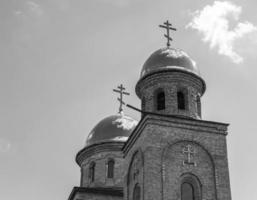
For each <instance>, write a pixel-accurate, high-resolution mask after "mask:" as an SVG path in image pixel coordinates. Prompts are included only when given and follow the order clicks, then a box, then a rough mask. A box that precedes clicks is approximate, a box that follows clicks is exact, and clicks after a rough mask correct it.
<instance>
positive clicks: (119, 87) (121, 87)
mask: <svg viewBox="0 0 257 200" xmlns="http://www.w3.org/2000/svg"><path fill="white" fill-rule="evenodd" d="M117 88H118V89H113V91H114V92H117V93H119V94H120V97H118V101H119V102H120V107H119V113H121V112H122V111H123V108H122V105H125V103H124V102H123V95H129V93H128V92H125V90H126V88H125V87H123V85H122V84H120V85H119V86H118V87H117Z"/></svg>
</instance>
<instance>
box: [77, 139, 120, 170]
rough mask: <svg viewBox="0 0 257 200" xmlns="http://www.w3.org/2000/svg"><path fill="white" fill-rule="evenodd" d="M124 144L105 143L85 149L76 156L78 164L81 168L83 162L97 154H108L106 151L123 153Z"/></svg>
mask: <svg viewBox="0 0 257 200" xmlns="http://www.w3.org/2000/svg"><path fill="white" fill-rule="evenodd" d="M123 146H124V142H104V143H99V144H93V145H90V146H86V147H84V148H83V149H82V150H80V151H79V152H78V153H77V155H76V159H75V160H76V162H77V164H78V165H79V166H81V164H82V162H83V161H84V160H85V159H86V158H88V157H90V156H92V155H95V154H96V153H100V152H106V151H122V147H123Z"/></svg>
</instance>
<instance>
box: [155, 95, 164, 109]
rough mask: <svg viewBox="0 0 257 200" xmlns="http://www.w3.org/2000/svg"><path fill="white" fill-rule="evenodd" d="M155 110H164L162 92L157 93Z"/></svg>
mask: <svg viewBox="0 0 257 200" xmlns="http://www.w3.org/2000/svg"><path fill="white" fill-rule="evenodd" d="M156 97H157V110H164V109H165V93H164V91H159V92H158V93H157V96H156Z"/></svg>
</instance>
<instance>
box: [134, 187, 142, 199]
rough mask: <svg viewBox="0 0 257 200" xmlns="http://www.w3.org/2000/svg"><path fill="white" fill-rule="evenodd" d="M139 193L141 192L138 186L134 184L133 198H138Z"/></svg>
mask: <svg viewBox="0 0 257 200" xmlns="http://www.w3.org/2000/svg"><path fill="white" fill-rule="evenodd" d="M140 193H141V189H140V186H139V185H138V184H136V185H135V187H134V191H133V200H140Z"/></svg>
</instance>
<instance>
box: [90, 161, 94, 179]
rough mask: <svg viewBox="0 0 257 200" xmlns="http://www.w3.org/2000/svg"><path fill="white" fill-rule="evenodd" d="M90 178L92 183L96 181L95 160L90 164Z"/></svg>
mask: <svg viewBox="0 0 257 200" xmlns="http://www.w3.org/2000/svg"><path fill="white" fill-rule="evenodd" d="M89 180H90V182H91V183H92V182H94V181H95V162H92V163H90V166H89Z"/></svg>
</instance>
